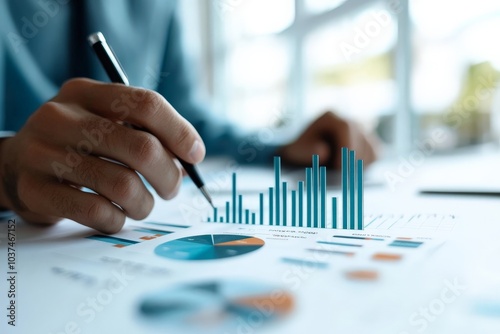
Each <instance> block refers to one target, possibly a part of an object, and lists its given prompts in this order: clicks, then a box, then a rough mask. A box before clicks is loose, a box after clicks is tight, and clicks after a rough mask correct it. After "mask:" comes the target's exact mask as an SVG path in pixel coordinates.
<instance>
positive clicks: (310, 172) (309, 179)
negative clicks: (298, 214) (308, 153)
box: [306, 168, 312, 227]
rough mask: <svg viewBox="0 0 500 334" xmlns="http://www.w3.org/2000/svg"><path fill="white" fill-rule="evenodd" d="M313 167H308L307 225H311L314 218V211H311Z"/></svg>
mask: <svg viewBox="0 0 500 334" xmlns="http://www.w3.org/2000/svg"><path fill="white" fill-rule="evenodd" d="M311 183H312V168H306V188H307V194H306V196H307V227H311V220H312V218H311V217H312V211H311V202H312V187H311V186H312V185H311Z"/></svg>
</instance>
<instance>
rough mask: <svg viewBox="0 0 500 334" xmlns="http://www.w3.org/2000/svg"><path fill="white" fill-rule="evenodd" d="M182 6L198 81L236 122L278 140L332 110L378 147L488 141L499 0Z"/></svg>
mask: <svg viewBox="0 0 500 334" xmlns="http://www.w3.org/2000/svg"><path fill="white" fill-rule="evenodd" d="M181 15H182V21H183V24H184V37H185V44H186V47H187V50H188V54H189V56H190V58H191V61H192V63H193V68H194V69H195V71H194V72H195V77H196V79H197V80H198V84H199V87H200V89H201V90H202V92H203V93H204V95H206V97H208V98H209V99H210V101H213V104H214V105H213V107H214V110H215V111H216V112H218V113H220V114H221V115H222V116H223V117H225V118H228V119H230V120H232V121H234V122H236V123H238V124H239V125H240V126H242V127H244V128H247V129H249V130H252V129H258V128H263V127H265V128H270V129H273V130H275V131H274V133H276V134H277V136H276V137H277V139H281V140H287V139H289V137H291V136H293V135H294V134H297V133H298V131H299V130H300V129H301V128H302V127H303V126H305V124H306V123H307V122H309V121H310V120H311V119H312V118H314V117H315V116H317V115H318V114H320V113H322V112H324V111H326V110H334V111H336V112H338V113H339V114H341V115H343V116H345V117H348V118H350V119H353V120H355V121H357V122H359V123H361V124H362V125H363V126H364V127H365V128H366V129H368V130H373V131H375V132H377V133H378V135H379V136H380V137H381V138H382V140H383V142H384V143H385V144H386V145H385V154H386V155H393V154H397V153H403V152H406V151H409V150H411V149H414V148H416V147H419V145H420V146H421V145H423V144H424V143H431V144H432V145H433V150H435V152H441V153H448V152H453V151H454V150H457V149H459V148H463V147H470V146H474V145H480V144H484V143H490V142H498V138H497V137H498V135H499V134H500V94H499V93H498V92H497V86H498V85H497V83H498V80H499V78H500V77H499V70H500V47H499V46H498V45H497V44H498V41H497V40H498V39H497V35H496V33H497V32H500V2H498V1H493V0H474V1H471V0H467V1H454V0H439V1H433V0H382V1H377V0H272V1H269V0H214V1H207V0H189V1H182V2H181ZM436 130H439V131H440V132H439V133H441V134H442V136H441V137H440V139H439V140H434V139H435V138H434V135H433V134H435V133H436Z"/></svg>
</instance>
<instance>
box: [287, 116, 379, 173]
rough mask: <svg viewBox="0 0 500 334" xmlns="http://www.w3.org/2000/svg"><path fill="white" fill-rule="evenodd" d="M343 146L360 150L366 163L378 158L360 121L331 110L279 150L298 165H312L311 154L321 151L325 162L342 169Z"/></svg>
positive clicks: (320, 153) (360, 156)
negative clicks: (347, 119)
mask: <svg viewBox="0 0 500 334" xmlns="http://www.w3.org/2000/svg"><path fill="white" fill-rule="evenodd" d="M342 147H348V148H349V149H351V150H356V152H357V156H358V158H360V159H363V160H364V162H365V165H369V164H370V163H371V162H373V161H374V160H375V157H376V155H375V151H374V147H373V144H372V143H371V142H370V141H369V140H368V137H367V136H366V135H365V134H364V133H363V131H362V130H361V129H360V128H359V127H358V126H357V125H356V124H354V123H352V122H348V121H346V120H344V119H342V118H340V117H338V116H337V115H335V114H334V113H331V112H327V113H325V114H323V115H322V116H320V117H319V118H317V119H316V120H315V121H314V122H313V123H311V124H310V125H309V127H308V128H307V129H306V130H305V131H304V132H303V133H302V134H301V135H300V136H299V138H298V139H297V140H295V141H294V142H293V143H291V144H289V145H286V146H285V147H283V148H282V149H281V150H280V151H278V153H280V154H282V156H283V158H284V160H285V161H286V162H288V163H292V164H297V165H309V164H310V163H311V155H313V154H318V155H319V156H320V163H321V164H325V165H327V166H332V167H334V168H340V165H341V154H340V149H341V148H342Z"/></svg>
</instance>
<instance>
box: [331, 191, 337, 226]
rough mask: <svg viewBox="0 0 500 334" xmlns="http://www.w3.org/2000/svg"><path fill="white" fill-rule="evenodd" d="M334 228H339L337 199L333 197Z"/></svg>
mask: <svg viewBox="0 0 500 334" xmlns="http://www.w3.org/2000/svg"><path fill="white" fill-rule="evenodd" d="M332 228H335V229H336V228H337V197H332Z"/></svg>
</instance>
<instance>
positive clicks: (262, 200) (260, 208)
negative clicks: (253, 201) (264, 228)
mask: <svg viewBox="0 0 500 334" xmlns="http://www.w3.org/2000/svg"><path fill="white" fill-rule="evenodd" d="M259 213H260V215H259V218H260V222H259V223H260V225H263V224H264V194H263V193H260V194H259Z"/></svg>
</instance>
